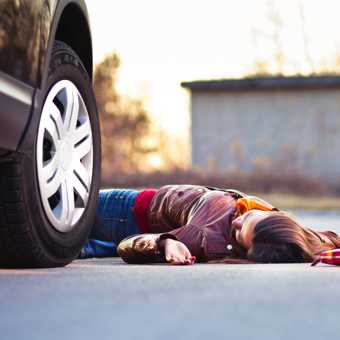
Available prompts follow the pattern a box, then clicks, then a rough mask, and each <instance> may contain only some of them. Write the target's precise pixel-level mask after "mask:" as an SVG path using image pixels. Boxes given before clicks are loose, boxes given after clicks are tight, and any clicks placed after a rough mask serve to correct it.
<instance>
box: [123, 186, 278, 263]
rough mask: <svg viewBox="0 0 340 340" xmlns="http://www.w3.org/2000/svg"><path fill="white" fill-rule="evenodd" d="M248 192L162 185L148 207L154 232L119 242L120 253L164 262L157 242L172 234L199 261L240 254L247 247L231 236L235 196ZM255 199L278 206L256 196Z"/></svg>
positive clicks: (129, 257)
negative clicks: (243, 246)
mask: <svg viewBox="0 0 340 340" xmlns="http://www.w3.org/2000/svg"><path fill="white" fill-rule="evenodd" d="M245 196H246V195H245V194H243V193H241V192H239V191H236V190H227V191H221V190H219V189H215V188H210V187H200V186H193V185H173V186H170V185H169V186H165V187H162V188H161V189H160V190H159V191H158V192H157V193H156V195H155V197H154V198H153V200H152V202H151V205H150V207H149V211H148V225H149V229H150V232H151V234H142V235H133V236H130V237H128V238H126V239H125V240H123V241H122V242H121V243H120V244H119V246H118V253H119V255H120V256H121V257H122V258H123V260H124V261H125V262H128V263H147V262H149V263H150V262H164V261H165V258H164V256H163V255H162V254H161V253H160V252H159V251H158V249H157V242H158V241H159V240H160V239H165V238H172V239H174V240H178V241H180V242H182V243H184V244H185V245H186V246H187V248H188V249H189V251H190V253H191V254H192V255H193V256H195V257H196V261H197V262H207V261H210V260H216V259H220V258H224V257H226V256H231V257H238V256H239V255H240V254H243V253H244V249H243V248H242V247H241V246H240V245H239V244H238V243H237V242H236V240H235V239H234V238H233V237H231V222H232V220H233V219H234V217H235V213H236V210H237V209H236V200H237V199H238V198H241V197H245ZM252 199H253V200H256V201H257V202H258V203H261V204H262V205H266V206H267V207H268V208H270V209H272V210H277V209H276V208H274V207H273V206H271V205H270V204H268V203H267V202H265V201H263V200H261V199H259V198H257V197H252Z"/></svg>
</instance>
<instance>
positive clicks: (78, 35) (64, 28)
mask: <svg viewBox="0 0 340 340" xmlns="http://www.w3.org/2000/svg"><path fill="white" fill-rule="evenodd" d="M54 40H59V41H62V42H64V43H65V44H67V45H68V46H70V47H71V48H72V49H73V50H74V51H75V52H76V53H77V55H78V56H79V58H80V59H81V61H82V63H83V65H84V66H85V69H86V71H87V74H88V76H89V78H90V79H91V81H92V68H93V57H92V39H91V30H90V27H89V25H88V19H87V18H86V16H85V15H84V13H83V12H82V10H81V8H80V7H78V6H77V5H76V4H68V5H67V6H66V7H65V8H64V10H63V12H62V14H61V16H60V19H59V22H58V26H57V29H56V33H55V37H54Z"/></svg>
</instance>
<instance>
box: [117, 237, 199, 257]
mask: <svg viewBox="0 0 340 340" xmlns="http://www.w3.org/2000/svg"><path fill="white" fill-rule="evenodd" d="M117 250H118V254H119V256H120V257H121V258H122V259H123V260H124V261H125V262H127V263H154V262H165V261H168V262H171V263H173V264H193V263H194V261H195V260H196V258H195V256H192V255H191V253H190V251H189V250H188V248H187V247H186V245H185V244H183V243H182V242H179V241H178V240H177V237H176V236H174V235H172V234H169V233H165V234H142V235H132V236H130V237H128V238H126V239H125V240H123V241H122V242H121V243H120V244H119V246H118V249H117Z"/></svg>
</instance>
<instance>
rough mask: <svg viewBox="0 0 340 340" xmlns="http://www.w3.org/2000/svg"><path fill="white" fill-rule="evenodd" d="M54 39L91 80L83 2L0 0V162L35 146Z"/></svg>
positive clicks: (90, 54)
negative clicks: (65, 47)
mask: <svg viewBox="0 0 340 340" xmlns="http://www.w3.org/2000/svg"><path fill="white" fill-rule="evenodd" d="M54 40H59V41H62V42H64V43H66V44H67V45H69V46H70V47H71V48H72V49H73V50H74V51H75V52H76V53H77V54H78V56H79V57H80V59H81V61H82V63H83V64H84V66H85V69H86V71H87V73H88V76H89V77H90V79H91V80H92V66H93V64H92V40H91V29H90V25H89V16H88V12H87V8H86V4H85V2H84V1H83V0H72V1H70V0H18V1H15V0H0V162H1V160H6V159H8V158H9V157H10V154H11V153H12V152H13V151H18V152H28V151H29V150H31V149H32V147H33V143H34V139H35V137H36V127H37V124H38V120H39V118H40V112H41V107H42V105H43V101H44V91H41V89H44V87H45V83H46V79H47V76H48V72H49V63H50V56H51V51H52V46H53V41H54Z"/></svg>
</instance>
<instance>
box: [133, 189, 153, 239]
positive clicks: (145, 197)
mask: <svg viewBox="0 0 340 340" xmlns="http://www.w3.org/2000/svg"><path fill="white" fill-rule="evenodd" d="M156 192H157V190H151V189H146V190H143V191H142V192H141V193H140V194H139V195H138V196H137V197H136V200H135V204H134V206H133V212H134V215H135V218H136V222H137V225H138V228H139V230H140V232H141V233H142V234H148V233H150V230H149V226H148V221H147V215H148V210H149V206H150V204H151V201H152V199H153V197H154V196H155V195H156Z"/></svg>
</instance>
